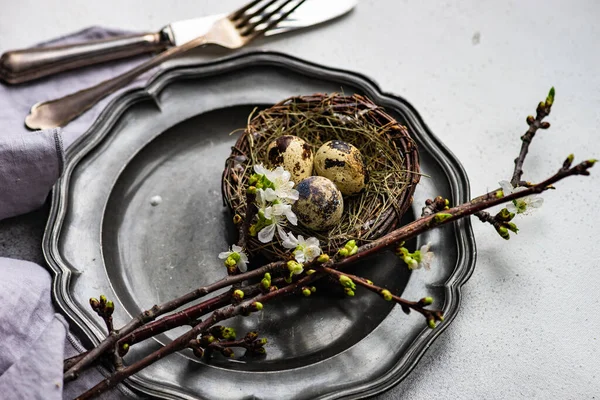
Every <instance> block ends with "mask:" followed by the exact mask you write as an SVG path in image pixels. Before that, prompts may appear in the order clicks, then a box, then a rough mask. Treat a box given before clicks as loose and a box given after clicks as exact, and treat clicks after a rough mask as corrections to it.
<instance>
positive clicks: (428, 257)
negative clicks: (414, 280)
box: [417, 243, 435, 270]
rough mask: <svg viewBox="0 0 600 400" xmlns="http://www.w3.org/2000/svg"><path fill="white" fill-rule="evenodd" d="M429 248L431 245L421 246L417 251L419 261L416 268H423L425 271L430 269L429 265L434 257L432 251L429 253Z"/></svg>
mask: <svg viewBox="0 0 600 400" xmlns="http://www.w3.org/2000/svg"><path fill="white" fill-rule="evenodd" d="M430 248H431V243H427V244H425V245H423V246H421V248H420V249H419V253H420V255H421V257H420V258H421V260H420V261H419V264H418V266H417V268H421V267H424V268H425V269H427V270H429V269H430V268H431V263H432V262H433V258H434V256H435V255H434V254H433V251H429V249H430Z"/></svg>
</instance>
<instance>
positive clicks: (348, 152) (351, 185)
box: [314, 140, 369, 196]
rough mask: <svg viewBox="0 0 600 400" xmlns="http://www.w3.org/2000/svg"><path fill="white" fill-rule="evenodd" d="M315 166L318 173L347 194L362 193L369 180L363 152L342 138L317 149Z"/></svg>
mask: <svg viewBox="0 0 600 400" xmlns="http://www.w3.org/2000/svg"><path fill="white" fill-rule="evenodd" d="M314 168H315V172H316V173H317V174H318V175H321V176H324V177H326V178H329V179H331V181H332V182H333V183H335V185H336V186H337V187H338V189H340V192H342V193H343V194H345V195H347V196H351V195H353V194H357V193H360V192H361V191H363V190H364V189H365V186H366V185H367V183H368V182H369V173H368V172H367V168H366V167H365V163H364V161H363V157H362V154H360V151H359V150H358V149H357V148H356V147H354V146H352V145H351V144H349V143H346V142H342V141H341V140H331V141H329V142H327V143H325V144H324V145H323V146H321V147H320V148H319V150H317V154H316V155H315V164H314Z"/></svg>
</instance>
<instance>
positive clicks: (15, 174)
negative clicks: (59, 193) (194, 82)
mask: <svg viewBox="0 0 600 400" xmlns="http://www.w3.org/2000/svg"><path fill="white" fill-rule="evenodd" d="M124 33H125V32H123V31H117V30H110V29H104V28H98V27H93V28H89V29H85V30H83V31H81V32H77V33H75V34H72V35H69V36H65V37H62V38H59V39H56V40H52V41H50V42H46V43H43V44H41V45H42V46H44V45H59V44H68V43H73V42H78V41H87V40H92V39H102V38H108V37H112V36H116V35H122V34H124ZM145 58H147V56H140V57H137V58H135V59H129V60H124V61H119V62H112V63H109V64H104V65H101V66H97V67H89V68H86V69H82V70H77V71H70V72H65V73H62V74H60V75H57V76H54V77H49V78H46V79H43V80H39V81H35V82H31V83H28V84H24V85H18V86H8V85H2V84H0V188H1V190H0V220H2V219H4V218H8V217H11V216H15V215H19V214H23V213H26V212H29V211H32V210H34V209H36V208H38V207H39V206H41V205H42V204H43V203H44V202H45V200H46V198H47V197H48V193H49V191H50V189H51V187H52V185H53V184H54V183H55V182H56V179H57V178H58V177H59V176H60V174H61V172H62V165H63V157H64V156H63V148H67V147H68V146H70V145H71V144H72V143H73V142H74V141H75V140H77V138H79V137H80V136H81V135H82V134H83V133H84V132H85V131H86V130H87V129H88V128H89V126H90V125H91V123H92V122H93V121H94V120H95V119H96V117H97V116H98V114H99V113H100V112H101V110H102V109H103V108H104V106H105V105H106V104H107V103H108V102H109V101H110V100H111V99H112V98H113V97H114V96H116V95H118V94H119V93H120V92H117V93H115V94H113V95H112V96H110V97H108V98H106V99H104V100H103V101H101V102H100V103H99V104H98V105H96V106H95V107H93V108H92V109H91V110H89V111H88V112H86V113H85V114H84V115H82V116H81V117H79V118H78V119H76V120H75V121H73V122H71V123H70V124H69V125H67V127H65V128H64V129H62V131H61V130H60V129H53V130H47V131H41V132H30V131H28V130H27V129H26V128H25V127H24V125H23V119H24V118H25V116H26V115H27V113H28V111H29V108H30V107H31V105H33V104H35V103H36V102H39V101H44V100H49V99H53V98H57V97H61V96H64V95H67V94H69V93H72V92H74V91H77V90H80V89H84V88H86V87H89V86H91V85H94V84H96V83H98V82H100V81H103V80H105V79H108V78H110V77H112V76H115V75H118V74H120V73H123V72H125V71H127V70H129V69H131V68H132V67H134V66H135V65H137V64H138V63H140V62H141V61H142V60H143V59H145ZM151 73H152V72H150V73H149V74H151ZM149 74H146V75H144V76H142V77H140V78H138V79H137V80H136V81H135V82H133V83H132V84H131V85H130V86H129V87H128V88H126V89H129V88H131V87H132V86H141V85H143V84H144V83H145V82H146V81H147V79H148V77H149V76H150V75H149ZM126 89H124V90H126ZM0 274H1V276H2V279H0V304H1V306H0V398H2V399H7V400H11V399H47V400H52V399H61V398H65V399H66V398H69V399H70V398H74V397H75V396H76V395H78V394H81V393H82V392H84V391H85V390H86V389H88V388H90V387H92V386H93V385H95V384H96V383H98V382H99V381H100V380H101V379H102V376H101V375H100V373H99V372H98V371H96V370H94V369H92V370H90V371H88V372H87V373H86V374H83V375H82V376H80V378H78V379H77V380H76V381H74V382H71V383H69V384H67V385H66V387H65V388H64V389H63V385H62V375H63V358H65V357H70V356H72V355H75V354H77V353H78V350H77V349H81V345H79V344H78V342H77V341H76V339H75V338H74V336H73V335H71V334H70V333H69V332H68V326H67V324H66V322H65V320H64V319H63V318H62V317H61V316H60V315H59V314H56V313H55V311H54V308H53V305H52V301H51V296H50V290H51V280H50V275H49V274H48V272H47V271H46V270H45V269H44V268H43V267H41V266H39V265H36V264H33V263H30V262H26V261H20V260H12V259H7V258H0ZM65 339H67V340H65ZM121 390H125V389H123V388H121ZM130 394H131V393H130ZM123 396H124V395H123V393H121V392H119V391H116V390H114V391H112V392H109V393H107V394H106V395H105V396H102V397H101V398H102V399H121V398H123Z"/></svg>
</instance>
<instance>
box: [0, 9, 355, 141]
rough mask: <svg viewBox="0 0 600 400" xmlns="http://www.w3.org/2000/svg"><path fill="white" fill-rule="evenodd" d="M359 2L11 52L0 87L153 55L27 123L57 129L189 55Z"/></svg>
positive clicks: (237, 15) (34, 111) (303, 23)
mask: <svg viewBox="0 0 600 400" xmlns="http://www.w3.org/2000/svg"><path fill="white" fill-rule="evenodd" d="M356 2H357V0H328V1H320V0H254V1H251V2H250V3H248V4H246V5H244V6H242V7H241V8H239V9H238V10H236V11H234V12H232V13H230V14H229V15H214V16H208V17H201V18H196V19H189V20H184V21H178V22H173V23H171V24H169V25H167V26H165V27H164V28H163V29H161V30H160V31H159V32H150V33H142V34H135V35H126V36H120V37H116V38H110V39H104V40H97V41H92V42H86V43H77V44H73V45H66V46H57V47H39V48H32V49H23V50H13V51H9V52H6V53H5V54H3V55H2V57H0V81H4V82H6V83H7V84H19V83H24V82H29V81H32V80H35V79H40V78H44V77H47V76H50V75H53V74H56V73H60V72H63V71H67V70H73V69H76V68H81V67H86V66H90V65H95V64H99V63H104V62H107V61H113V60H117V59H122V58H127V57H132V56H135V55H140V54H144V53H156V55H154V57H152V58H150V59H149V60H147V61H145V62H144V63H142V64H140V65H138V66H137V67H135V68H133V69H132V70H130V71H128V72H126V73H124V74H122V75H119V76H116V77H114V78H112V79H109V80H106V81H104V82H100V83H98V84H97V85H95V86H92V87H90V88H87V89H84V90H81V91H78V92H76V93H73V94H70V95H68V96H65V97H62V98H59V99H55V100H50V101H46V102H42V103H37V104H35V105H34V106H33V107H32V108H31V112H30V114H29V115H28V116H27V117H26V119H25V125H26V126H27V127H28V128H29V129H32V130H37V129H48V128H55V127H60V126H64V125H66V124H68V123H69V122H70V121H72V120H73V119H75V118H77V117H78V116H79V115H81V114H82V113H84V112H85V111H86V110H88V109H89V108H91V107H93V106H94V105H95V104H96V103H98V102H99V101H100V100H101V99H103V98H105V97H106V96H108V95H109V94H111V93H113V92H115V91H117V90H119V89H121V88H123V87H126V86H127V85H128V84H129V83H131V82H132V81H133V80H134V79H135V78H136V77H138V76H139V75H141V74H143V73H145V72H147V71H149V70H151V69H153V68H155V67H157V66H158V65H160V64H161V63H163V62H165V61H166V60H169V59H172V58H175V57H177V56H179V55H181V54H183V53H185V52H187V51H189V50H191V49H194V48H197V47H202V46H205V45H209V44H210V45H218V46H221V47H223V48H227V49H232V50H233V49H239V48H241V47H243V46H246V45H247V44H248V43H250V42H252V41H253V40H254V39H256V38H258V37H260V36H267V37H268V36H273V35H276V34H280V33H284V32H290V31H294V30H297V29H300V28H305V27H309V26H313V25H316V24H319V23H322V22H326V21H329V20H331V19H334V18H337V17H340V16H342V15H344V14H346V13H347V12H349V11H350V10H352V8H353V7H354V6H355V5H356Z"/></svg>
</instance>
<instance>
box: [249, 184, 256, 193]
mask: <svg viewBox="0 0 600 400" xmlns="http://www.w3.org/2000/svg"><path fill="white" fill-rule="evenodd" d="M248 194H256V187H255V186H249V187H248Z"/></svg>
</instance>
